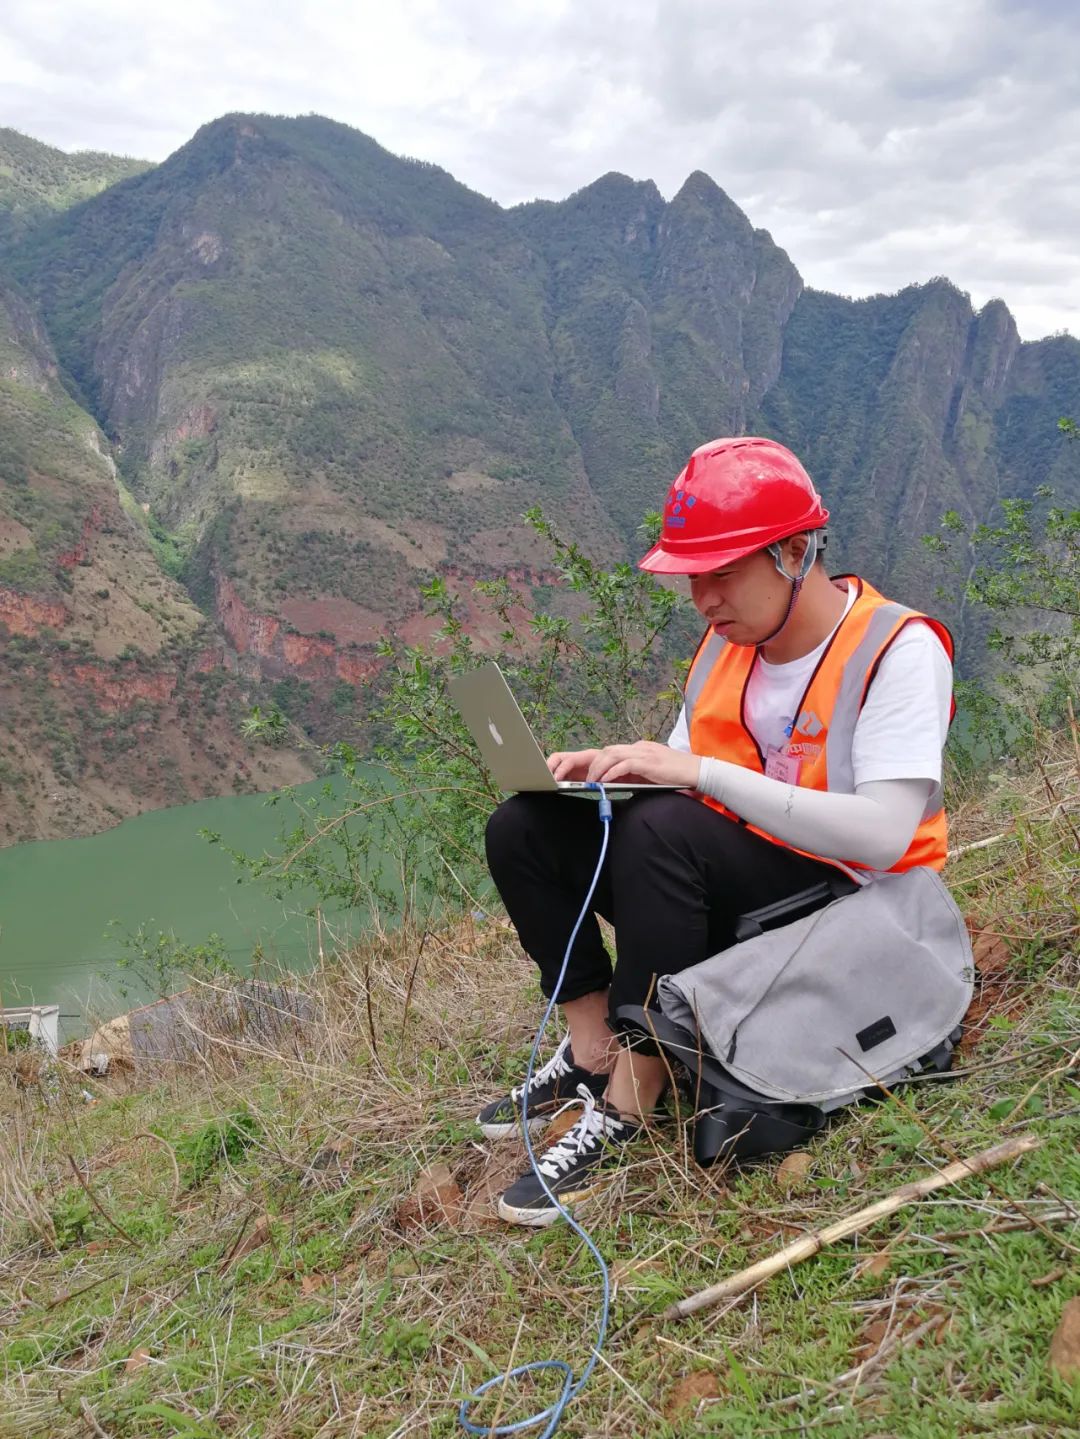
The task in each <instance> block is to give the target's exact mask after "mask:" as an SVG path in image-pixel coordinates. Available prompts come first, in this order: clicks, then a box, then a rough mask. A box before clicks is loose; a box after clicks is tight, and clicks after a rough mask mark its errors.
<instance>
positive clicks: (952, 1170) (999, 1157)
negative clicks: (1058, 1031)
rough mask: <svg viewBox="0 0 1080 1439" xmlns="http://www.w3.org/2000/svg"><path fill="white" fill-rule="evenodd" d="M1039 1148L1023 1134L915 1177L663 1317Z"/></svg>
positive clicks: (693, 1308)
mask: <svg viewBox="0 0 1080 1439" xmlns="http://www.w3.org/2000/svg"><path fill="white" fill-rule="evenodd" d="M1041 1144H1042V1140H1041V1139H1040V1138H1039V1137H1038V1136H1037V1135H1035V1134H1021V1135H1018V1136H1017V1137H1016V1138H1015V1139H1006V1140H1005V1141H1004V1143H1002V1144H995V1145H994V1146H993V1148H992V1149H984V1150H983V1151H982V1152H981V1153H980V1154H974V1155H972V1157H971V1158H970V1159H958V1160H956V1161H955V1162H954V1163H952V1164H946V1165H945V1167H944V1168H943V1169H939V1170H938V1171H937V1173H936V1174H928V1175H927V1176H926V1177H925V1178H924V1179H917V1180H915V1181H914V1182H913V1183H911V1184H904V1185H901V1187H900V1188H899V1189H897V1190H894V1191H893V1193H892V1194H889V1195H886V1197H885V1198H884V1199H879V1200H877V1202H876V1203H874V1204H870V1205H867V1207H866V1208H865V1209H859V1210H857V1211H856V1213H854V1214H849V1215H848V1217H847V1218H846V1219H838V1220H837V1221H836V1223H835V1224H830V1225H828V1226H827V1227H826V1228H825V1229H819V1230H817V1231H815V1232H814V1233H813V1234H807V1235H804V1236H803V1238H802V1239H797V1240H795V1242H794V1243H793V1244H788V1245H786V1246H785V1247H784V1248H783V1249H780V1250H777V1252H776V1253H775V1254H771V1255H769V1257H768V1258H767V1259H760V1260H758V1262H757V1263H756V1264H751V1265H750V1266H749V1268H747V1269H741V1270H740V1271H739V1272H738V1274H733V1275H731V1277H730V1278H728V1279H723V1280H721V1282H720V1283H719V1284H712V1285H710V1286H709V1288H708V1289H702V1290H700V1291H699V1292H698V1293H697V1294H690V1295H687V1297H686V1298H685V1299H679V1300H677V1301H676V1303H674V1304H672V1305H669V1307H668V1308H667V1309H665V1310H664V1311H663V1313H662V1314H661V1315H660V1318H661V1319H685V1318H686V1317H687V1315H690V1314H696V1313H697V1312H698V1310H699V1309H708V1308H710V1307H711V1306H712V1305H713V1304H718V1303H719V1302H720V1301H721V1300H722V1299H730V1298H732V1297H733V1296H734V1295H736V1294H742V1293H744V1292H745V1291H746V1290H747V1289H753V1288H755V1287H756V1286H757V1285H758V1284H760V1283H762V1281H763V1280H765V1279H771V1278H772V1276H773V1275H774V1274H779V1272H780V1270H781V1269H787V1268H789V1267H790V1266H791V1265H792V1264H800V1263H801V1262H802V1261H803V1260H804V1259H812V1258H813V1256H814V1255H815V1254H819V1253H820V1252H821V1250H822V1249H824V1248H826V1246H828V1245H830V1244H834V1243H835V1242H836V1241H837V1240H838V1239H846V1238H847V1236H848V1235H849V1234H856V1233H858V1231H859V1230H860V1229H866V1228H868V1227H869V1226H870V1225H871V1224H874V1223H876V1221H877V1220H879V1219H884V1218H885V1216H886V1215H888V1214H895V1213H896V1211H897V1210H898V1209H903V1207H904V1206H905V1205H906V1204H911V1203H913V1202H914V1201H915V1200H917V1199H923V1198H925V1196H926V1195H928V1194H933V1192H934V1191H935V1190H936V1189H944V1188H945V1187H946V1186H947V1185H950V1184H958V1183H959V1182H960V1181H961V1180H962V1179H967V1178H969V1176H971V1175H973V1174H982V1173H984V1172H985V1171H986V1170H988V1169H996V1168H997V1166H998V1165H1000V1164H1008V1163H1009V1161H1010V1160H1013V1159H1019V1157H1020V1156H1021V1155H1022V1154H1026V1153H1027V1152H1028V1151H1029V1150H1031V1149H1038V1147H1039V1146H1040V1145H1041Z"/></svg>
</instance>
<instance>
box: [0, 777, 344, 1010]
mask: <svg viewBox="0 0 1080 1439" xmlns="http://www.w3.org/2000/svg"><path fill="white" fill-rule="evenodd" d="M323 783H324V781H321V780H316V781H314V782H313V783H312V784H310V785H305V786H300V787H298V788H297V790H296V791H295V793H296V794H297V795H298V796H300V797H303V796H305V795H309V794H312V793H314V792H316V791H317V790H318V789H319V788H320V787H321V785H322V784H323ZM287 803H288V802H287V801H286V802H283V803H282V804H279V805H276V806H270V805H268V803H267V796H266V795H240V796H235V797H228V798H223V799H208V800H202V801H200V802H199V803H197V804H189V805H181V806H177V807H176V808H172V809H161V810H154V811H151V812H150V813H147V814H142V815H139V816H137V817H136V818H135V819H129V820H125V821H124V823H123V824H120V825H117V827H116V828H115V829H111V830H107V831H105V832H104V833H103V834H97V835H91V836H89V837H88V838H85V839H69V840H43V841H40V842H38V843H34V844H20V845H15V846H13V847H12V848H9V849H3V850H0V1005H11V1004H27V1003H30V1002H35V1003H38V1004H59V1005H60V1009H61V1013H62V1015H63V1016H65V1019H64V1024H63V1027H64V1030H65V1032H66V1033H69V1034H71V1033H75V1032H77V1031H78V1029H79V1027H80V1021H81V1020H82V1018H83V1017H84V1016H85V1015H86V1014H87V1013H88V1012H89V1013H92V1014H93V1015H94V1016H95V1017H104V1016H108V1015H112V1014H116V1013H119V1012H121V1011H122V1010H125V1009H128V1008H130V1007H131V1005H132V1004H135V1003H138V1002H140V1001H141V1000H143V999H146V998H156V995H153V994H148V992H147V990H146V987H145V986H140V985H139V984H138V983H137V981H136V980H135V979H134V978H133V976H132V975H131V974H130V973H128V972H125V971H123V970H122V969H120V968H118V964H117V961H118V960H119V959H121V958H122V957H123V956H125V955H126V954H127V953H128V952H129V951H128V950H126V949H125V946H124V944H123V942H122V934H123V933H125V932H126V933H129V934H134V933H135V931H136V930H137V929H138V928H139V926H140V925H142V926H145V928H146V929H147V930H148V931H150V932H151V933H152V934H153V935H154V936H155V937H156V935H157V933H158V932H159V931H162V932H164V933H166V934H173V935H175V936H176V939H177V940H178V941H180V942H181V943H186V944H199V943H201V942H202V941H204V940H206V939H207V937H208V936H209V935H210V934H214V933H216V934H218V935H220V936H221V938H222V940H223V941H224V944H225V947H226V948H227V950H228V951H229V957H230V959H231V960H232V961H233V962H234V963H236V964H237V965H240V966H243V965H245V964H246V962H247V961H248V960H249V959H250V957H251V953H252V950H253V949H254V948H255V946H256V945H260V946H261V947H262V951H263V953H264V954H265V955H266V957H267V959H268V960H270V961H271V962H274V961H277V962H279V963H282V964H284V965H286V966H288V967H289V968H302V967H305V966H306V965H308V964H309V963H310V962H311V958H312V955H313V953H314V951H315V948H316V937H315V933H314V930H315V926H314V921H312V920H309V919H307V918H306V917H305V916H304V915H303V914H302V913H300V912H299V911H300V910H302V908H303V907H304V903H305V899H304V897H303V896H301V895H292V896H290V897H289V898H288V899H287V901H286V903H285V904H282V903H280V902H277V901H275V900H273V899H272V898H271V897H270V896H269V894H268V893H266V892H265V891H264V889H263V888H262V887H261V886H260V885H259V884H258V883H257V882H251V881H248V880H246V879H245V880H244V881H243V883H238V882H237V881H238V877H239V875H240V871H239V870H238V869H237V867H236V866H235V865H234V863H233V861H232V859H231V858H230V857H229V855H228V854H226V853H225V852H224V850H223V849H222V848H220V847H219V846H214V845H210V844H208V843H207V842H206V841H205V840H204V839H202V838H200V836H199V830H200V829H209V830H213V831H216V832H217V833H218V834H220V835H221V837H222V842H223V843H224V844H226V845H229V846H231V847H232V848H234V849H238V850H241V851H243V852H244V853H246V854H250V855H261V854H264V853H271V854H276V853H278V852H279V848H280V847H279V845H278V844H277V837H278V835H279V833H280V832H281V830H282V828H283V827H284V824H285V822H286V820H287V818H288V814H289V811H288V810H287V809H286V808H285V804H287ZM114 920H115V921H118V922H119V923H118V925H117V927H116V929H115V930H110V926H111V924H112V922H113V921H114ZM362 922H363V916H362V915H360V914H358V913H353V914H350V915H340V914H339V915H337V916H336V917H335V918H334V921H333V927H334V931H335V933H341V932H342V931H344V930H345V929H346V928H347V929H348V930H350V931H351V932H352V933H353V934H355V933H356V932H357V930H358V928H359V926H360V925H361V924H362ZM107 931H109V932H108V933H107ZM125 990H126V993H125V992H124V991H125Z"/></svg>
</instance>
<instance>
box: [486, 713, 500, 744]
mask: <svg viewBox="0 0 1080 1439" xmlns="http://www.w3.org/2000/svg"><path fill="white" fill-rule="evenodd" d="M488 729H489V730H490V731H491V738H492V739H493V740H494V741H495V743H496V744H502V742H503V737H502V735H501V734H500V733H499V731H498V730H497V729H496V728H495V721H494V720H493V719H492V718H491V716H490V715H489V716H488Z"/></svg>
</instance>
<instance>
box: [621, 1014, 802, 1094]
mask: <svg viewBox="0 0 1080 1439" xmlns="http://www.w3.org/2000/svg"><path fill="white" fill-rule="evenodd" d="M615 1020H616V1023H617V1025H618V1028H619V1031H620V1033H622V1034H626V1035H631V1036H632V1035H635V1034H638V1035H641V1037H642V1038H648V1039H652V1040H655V1042H656V1043H657V1044H659V1045H660V1047H661V1048H662V1049H664V1050H666V1051H667V1054H668V1057H669V1058H671V1059H677V1060H678V1061H679V1063H680V1064H682V1065H683V1066H684V1067H685V1068H686V1069H687V1070H688V1071H689V1073H690V1075H691V1076H692V1077H693V1078H694V1079H697V1080H699V1081H700V1082H701V1083H703V1084H706V1085H708V1086H710V1087H711V1088H712V1089H713V1090H714V1091H716V1092H717V1096H723V1098H724V1099H725V1100H727V1101H728V1102H732V1101H741V1102H743V1103H750V1104H753V1105H755V1106H759V1107H761V1108H762V1109H768V1108H774V1107H776V1106H777V1105H778V1104H782V1103H784V1102H785V1101H778V1100H775V1099H768V1098H766V1096H765V1095H763V1094H758V1093H757V1091H756V1090H753V1089H750V1088H748V1087H747V1086H746V1085H745V1084H742V1083H741V1082H740V1081H739V1080H737V1079H736V1078H735V1077H734V1075H731V1074H729V1073H728V1072H727V1070H726V1069H724V1067H723V1065H722V1064H720V1062H719V1061H718V1059H717V1057H716V1055H715V1054H713V1052H712V1050H711V1049H708V1048H707V1047H705V1046H704V1045H703V1044H702V1041H701V1040H700V1039H699V1037H698V1036H697V1035H696V1034H695V1033H694V1032H693V1030H690V1029H684V1028H683V1026H682V1025H681V1024H676V1023H675V1022H674V1020H671V1019H668V1017H667V1015H666V1014H662V1013H661V1012H660V1010H658V1009H644V1008H643V1007H642V1006H641V1005H640V1004H620V1005H619V1007H618V1009H617V1010H616V1011H615Z"/></svg>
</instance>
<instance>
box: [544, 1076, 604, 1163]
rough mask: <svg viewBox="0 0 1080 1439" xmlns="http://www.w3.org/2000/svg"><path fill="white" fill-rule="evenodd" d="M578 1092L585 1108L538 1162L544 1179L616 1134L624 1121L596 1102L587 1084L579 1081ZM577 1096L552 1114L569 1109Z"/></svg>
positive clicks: (558, 1113) (556, 1114) (575, 1101)
mask: <svg viewBox="0 0 1080 1439" xmlns="http://www.w3.org/2000/svg"><path fill="white" fill-rule="evenodd" d="M577 1092H578V1094H579V1095H580V1096H581V1098H582V1099H583V1100H584V1101H585V1108H584V1109H583V1110H582V1111H581V1118H580V1119H579V1120H578V1121H577V1123H576V1124H575V1125H574V1127H573V1129H568V1130H567V1131H566V1133H565V1134H564V1135H563V1137H562V1138H561V1139H560V1140H558V1141H557V1142H556V1143H555V1144H553V1145H552V1146H551V1148H550V1149H549V1150H547V1151H546V1152H545V1154H544V1156H543V1158H541V1159H540V1160H539V1161H538V1162H537V1166H536V1167H537V1169H539V1171H540V1173H541V1174H543V1175H544V1176H545V1178H547V1179H558V1178H559V1175H560V1173H561V1174H565V1173H566V1171H567V1170H568V1169H569V1168H570V1165H571V1164H572V1163H573V1161H574V1160H575V1159H576V1158H577V1157H578V1155H579V1154H583V1153H584V1152H585V1151H586V1150H587V1149H588V1150H592V1149H595V1148H596V1146H597V1145H598V1144H599V1143H600V1141H601V1139H609V1138H612V1137H613V1136H614V1135H616V1134H618V1132H619V1130H620V1129H625V1128H626V1125H625V1123H624V1122H623V1120H621V1119H616V1118H615V1117H614V1116H613V1115H610V1114H606V1113H605V1112H604V1110H602V1109H601V1108H600V1106H599V1104H598V1103H597V1099H596V1095H595V1094H593V1092H592V1090H591V1089H590V1088H589V1087H588V1085H586V1084H579V1085H578V1087H577ZM576 1103H577V1100H576V1099H570V1100H567V1102H566V1103H565V1104H564V1105H563V1106H562V1108H561V1109H558V1110H556V1112H555V1116H553V1117H557V1116H558V1115H560V1114H562V1112H563V1110H565V1109H569V1108H570V1106H571V1105H572V1104H576Z"/></svg>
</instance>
